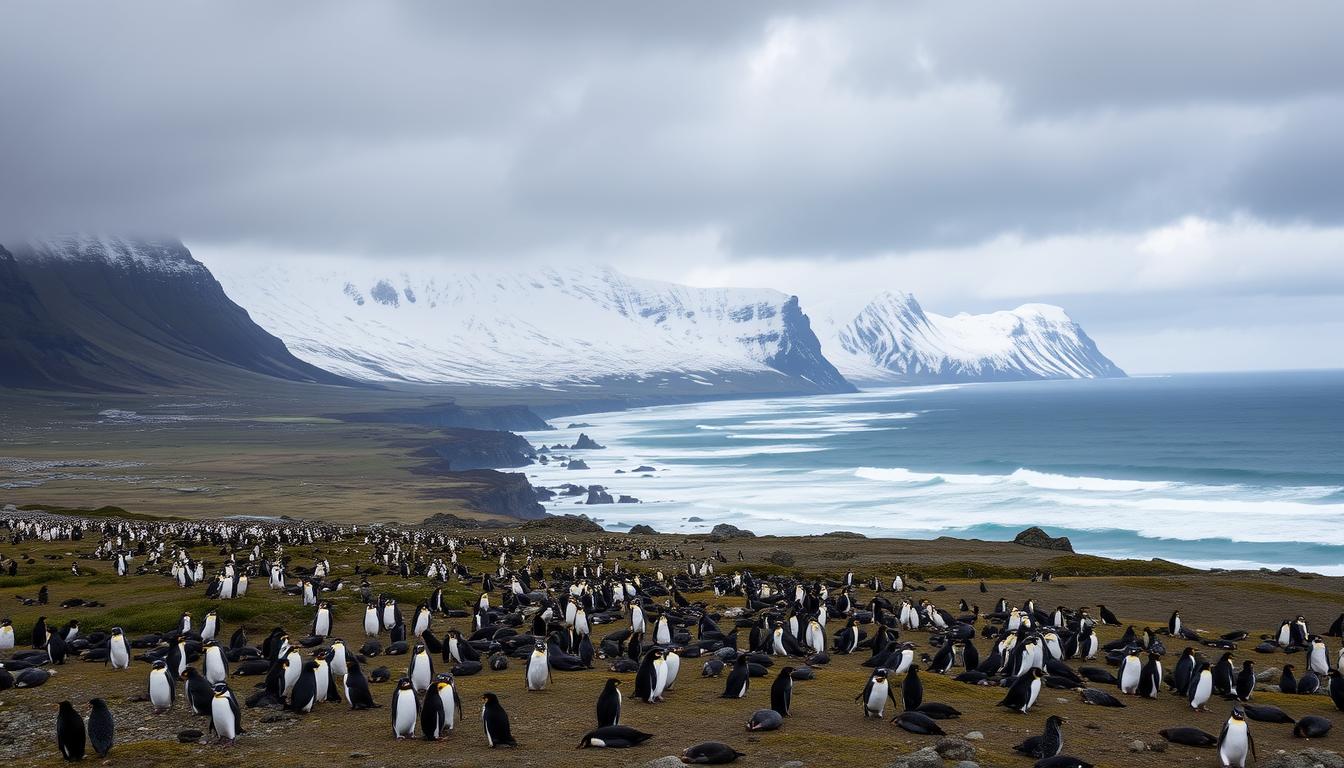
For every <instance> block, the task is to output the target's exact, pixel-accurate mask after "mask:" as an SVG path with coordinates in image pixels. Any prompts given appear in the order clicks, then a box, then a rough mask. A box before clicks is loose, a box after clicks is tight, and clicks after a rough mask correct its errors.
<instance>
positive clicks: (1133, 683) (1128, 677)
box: [1119, 648, 1143, 696]
mask: <svg viewBox="0 0 1344 768" xmlns="http://www.w3.org/2000/svg"><path fill="white" fill-rule="evenodd" d="M1142 673H1143V663H1142V662H1141V661H1139V651H1138V649H1137V648H1130V649H1129V653H1127V654H1125V658H1124V659H1122V660H1121V661H1120V675H1119V678H1120V682H1119V686H1120V692H1121V693H1125V694H1129V695H1131V696H1133V695H1134V694H1136V693H1138V692H1139V681H1140V678H1142V676H1143V674H1142Z"/></svg>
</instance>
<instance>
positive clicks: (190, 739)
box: [177, 728, 205, 744]
mask: <svg viewBox="0 0 1344 768" xmlns="http://www.w3.org/2000/svg"><path fill="white" fill-rule="evenodd" d="M204 735H205V734H204V733H201V732H200V731H198V730H196V729H194V728H188V729H187V730H185V731H178V732H177V740H178V741H179V742H181V743H183V744H195V743H196V742H198V741H200V740H201V737H202V736H204Z"/></svg>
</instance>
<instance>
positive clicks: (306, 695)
mask: <svg viewBox="0 0 1344 768" xmlns="http://www.w3.org/2000/svg"><path fill="white" fill-rule="evenodd" d="M317 669H318V663H317V662H316V661H305V662H304V663H303V668H302V669H301V670H300V671H299V677H298V679H296V680H295V681H294V687H293V688H291V689H290V692H289V703H288V706H286V707H285V708H286V709H288V710H290V711H292V712H305V713H306V712H312V711H313V707H315V706H317Z"/></svg>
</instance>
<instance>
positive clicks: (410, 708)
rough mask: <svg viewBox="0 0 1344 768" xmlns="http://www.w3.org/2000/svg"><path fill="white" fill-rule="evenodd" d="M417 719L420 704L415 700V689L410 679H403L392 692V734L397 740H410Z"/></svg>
mask: <svg viewBox="0 0 1344 768" xmlns="http://www.w3.org/2000/svg"><path fill="white" fill-rule="evenodd" d="M419 717H420V702H419V700H417V699H416V698H415V687H414V686H412V685H411V681H410V678H406V677H403V678H401V679H400V680H398V681H397V689H396V690H395V691H393V692H392V734H393V735H394V736H396V737H397V738H398V739H406V738H410V737H411V736H412V735H413V734H414V733H415V722H416V720H418V719H419Z"/></svg>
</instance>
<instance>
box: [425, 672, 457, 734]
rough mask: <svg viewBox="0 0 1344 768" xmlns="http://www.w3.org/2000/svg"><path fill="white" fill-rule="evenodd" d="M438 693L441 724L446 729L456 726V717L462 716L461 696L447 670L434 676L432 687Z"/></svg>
mask: <svg viewBox="0 0 1344 768" xmlns="http://www.w3.org/2000/svg"><path fill="white" fill-rule="evenodd" d="M431 690H433V691H434V692H435V693H437V694H438V697H439V708H440V709H441V710H442V711H443V726H444V727H445V728H447V729H448V730H450V731H451V730H453V729H455V728H457V721H458V718H460V717H461V716H462V697H461V696H459V695H458V694H457V682H456V681H455V680H454V679H453V676H452V675H450V674H448V673H447V672H443V673H440V674H438V675H436V676H435V677H434V687H433V688H432V689H431Z"/></svg>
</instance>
